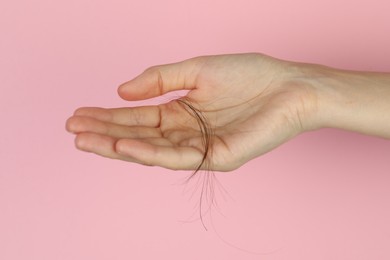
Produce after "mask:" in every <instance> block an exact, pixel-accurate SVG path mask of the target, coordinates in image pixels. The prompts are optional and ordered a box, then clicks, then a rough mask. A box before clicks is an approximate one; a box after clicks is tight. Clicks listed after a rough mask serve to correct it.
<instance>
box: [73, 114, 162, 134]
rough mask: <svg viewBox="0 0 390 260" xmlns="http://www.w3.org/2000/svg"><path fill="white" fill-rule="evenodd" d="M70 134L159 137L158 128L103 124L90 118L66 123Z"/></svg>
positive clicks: (75, 119)
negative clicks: (87, 133)
mask: <svg viewBox="0 0 390 260" xmlns="http://www.w3.org/2000/svg"><path fill="white" fill-rule="evenodd" d="M66 129H67V130H68V131H69V132H71V133H82V132H92V133H96V134H100V135H107V136H111V137H115V138H146V137H161V132H160V130H159V128H154V127H145V126H122V125H117V124H113V123H108V122H103V121H100V120H97V119H95V118H91V117H81V116H73V117H71V118H69V119H68V121H67V122H66Z"/></svg>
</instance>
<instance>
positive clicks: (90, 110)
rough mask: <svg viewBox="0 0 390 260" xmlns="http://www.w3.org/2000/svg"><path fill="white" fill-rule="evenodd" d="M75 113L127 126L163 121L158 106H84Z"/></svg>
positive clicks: (156, 124) (148, 124) (154, 124)
mask: <svg viewBox="0 0 390 260" xmlns="http://www.w3.org/2000/svg"><path fill="white" fill-rule="evenodd" d="M74 115H75V116H85V117H92V118H95V119H98V120H100V121H104V122H109V123H114V124H118V125H126V126H148V127H158V126H159V125H160V122H161V111H160V108H159V107H158V106H140V107H121V108H101V107H82V108H79V109H77V110H76V111H75V112H74Z"/></svg>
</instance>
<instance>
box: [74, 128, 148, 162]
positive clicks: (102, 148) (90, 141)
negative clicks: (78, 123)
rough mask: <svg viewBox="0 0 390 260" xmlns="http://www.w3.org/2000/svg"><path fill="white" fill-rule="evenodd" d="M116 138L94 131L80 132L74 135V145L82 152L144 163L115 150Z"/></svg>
mask: <svg viewBox="0 0 390 260" xmlns="http://www.w3.org/2000/svg"><path fill="white" fill-rule="evenodd" d="M117 140H118V139H116V138H113V137H109V136H103V135H99V134H94V133H81V134H78V135H77V136H76V139H75V145H76V147H77V148H78V149H79V150H81V151H84V152H90V153H94V154H97V155H100V156H103V157H107V158H110V159H118V160H123V161H128V162H135V163H139V164H144V163H143V162H141V161H139V160H137V159H135V158H132V157H129V156H125V155H121V154H119V153H117V152H116V151H115V143H116V142H117Z"/></svg>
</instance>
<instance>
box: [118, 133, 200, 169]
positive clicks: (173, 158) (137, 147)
mask: <svg viewBox="0 0 390 260" xmlns="http://www.w3.org/2000/svg"><path fill="white" fill-rule="evenodd" d="M115 149H116V151H117V152H118V153H120V154H122V155H124V156H129V157H131V158H134V159H136V160H138V161H140V162H142V163H143V164H146V165H156V166H161V167H164V168H168V169H172V170H194V169H196V168H197V167H198V165H199V163H200V162H201V161H202V158H203V154H202V152H201V151H199V150H197V149H195V148H193V147H178V146H171V147H168V146H160V145H154V144H152V143H148V142H145V141H141V140H133V139H121V140H118V142H117V143H116V148H115Z"/></svg>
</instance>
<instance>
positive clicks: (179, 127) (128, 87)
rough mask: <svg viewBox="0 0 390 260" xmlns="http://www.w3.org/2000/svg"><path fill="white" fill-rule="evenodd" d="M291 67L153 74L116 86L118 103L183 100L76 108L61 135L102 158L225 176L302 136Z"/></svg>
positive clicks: (304, 102)
mask: <svg viewBox="0 0 390 260" xmlns="http://www.w3.org/2000/svg"><path fill="white" fill-rule="evenodd" d="M293 67H294V64H293V63H290V62H286V61H281V60H277V59H274V58H271V57H269V56H265V55H261V54H235V55H219V56H204V57H197V58H192V59H189V60H186V61H183V62H179V63H174V64H168V65H161V66H154V67H151V68H149V69H147V70H146V71H145V72H144V73H142V74H141V75H139V76H138V77H136V78H135V79H133V80H131V81H129V82H126V83H124V84H122V85H121V86H120V87H119V89H118V92H119V95H120V96H121V97H122V98H124V99H126V100H129V101H132V100H142V99H147V98H152V97H156V96H159V95H163V94H165V93H167V92H170V91H175V90H182V89H188V90H189V92H188V94H187V95H186V96H185V97H183V98H179V99H177V100H173V101H171V102H168V103H165V104H161V105H158V106H142V107H132V108H130V107H129V108H113V109H103V108H96V107H95V108H79V109H77V110H76V111H75V113H74V115H73V116H72V117H71V118H69V119H68V121H67V124H66V127H67V130H68V131H70V132H72V133H75V134H76V135H77V137H76V146H77V147H78V148H79V149H81V150H84V151H88V152H93V153H96V154H99V155H102V156H105V157H109V158H113V159H121V160H126V161H130V162H136V163H141V164H145V165H157V166H162V167H165V168H169V169H184V170H194V169H197V168H198V166H200V168H208V169H212V170H216V171H229V170H233V169H236V168H238V167H239V166H241V165H242V164H244V163H245V162H247V161H249V160H251V159H253V158H255V157H257V156H259V155H261V154H264V153H266V152H268V151H270V150H272V149H273V148H275V147H277V146H278V145H280V144H281V143H283V142H285V141H287V140H289V139H290V138H292V137H294V136H295V135H297V134H299V133H300V132H302V131H304V130H306V128H307V125H306V124H307V122H308V120H307V119H308V117H309V116H310V115H309V114H310V111H313V109H314V108H313V106H314V104H315V96H314V95H313V94H312V93H313V92H312V91H311V88H310V86H309V85H308V84H306V83H304V81H303V80H302V79H300V78H299V77H297V76H296V75H295V74H294V73H293V72H292V71H294V69H292V68H293ZM205 155H206V156H205Z"/></svg>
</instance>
